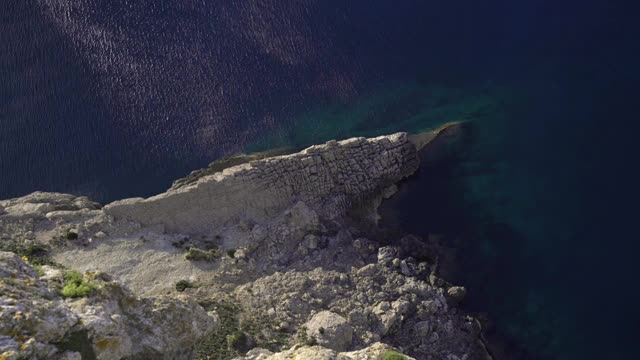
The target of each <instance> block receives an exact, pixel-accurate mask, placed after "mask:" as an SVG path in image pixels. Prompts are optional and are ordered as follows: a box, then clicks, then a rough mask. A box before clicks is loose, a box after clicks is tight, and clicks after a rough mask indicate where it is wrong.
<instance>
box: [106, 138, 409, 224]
mask: <svg viewBox="0 0 640 360" xmlns="http://www.w3.org/2000/svg"><path fill="white" fill-rule="evenodd" d="M418 164H419V160H418V156H417V151H416V148H415V145H414V144H412V143H411V142H409V140H408V137H407V134H406V133H398V134H394V135H388V136H380V137H376V138H371V139H364V138H354V139H348V140H343V141H338V142H335V143H331V144H325V145H319V146H312V147H310V148H308V149H306V150H303V151H301V152H299V153H296V154H291V155H284V156H277V157H272V158H267V159H261V160H256V161H252V162H250V163H246V164H241V165H237V166H233V167H230V168H226V169H224V170H222V171H221V172H217V173H215V174H212V175H208V176H204V177H201V178H199V179H198V180H197V181H195V182H193V183H191V184H189V185H186V186H182V187H179V188H174V189H173V190H169V191H168V192H166V193H163V194H160V195H157V196H154V197H151V198H149V199H139V198H136V199H126V200H121V201H117V202H114V203H111V204H109V205H107V206H105V211H106V213H107V214H109V215H112V216H115V217H116V218H120V219H122V218H126V219H130V220H133V221H136V222H139V223H142V224H144V225H152V224H157V223H162V224H164V225H166V227H167V230H168V231H174V232H183V233H202V232H206V231H210V230H211V229H213V228H217V227H220V226H221V225H223V224H225V223H227V222H229V221H232V220H234V219H235V220H236V221H238V220H240V218H244V219H245V220H251V221H255V222H260V221H261V220H262V221H263V220H264V219H267V218H270V217H272V216H273V215H274V214H278V213H279V212H281V211H283V210H284V209H286V208H288V207H290V206H291V205H292V204H294V203H295V202H297V201H303V202H304V203H306V204H307V205H309V207H311V208H313V209H315V210H316V211H318V215H320V216H321V217H326V218H340V217H342V216H343V215H344V214H345V213H346V212H347V211H348V210H349V209H350V208H351V207H353V206H355V205H356V204H357V203H358V202H359V201H360V200H361V199H362V197H363V196H373V195H374V194H378V195H380V196H382V194H383V193H384V189H387V188H388V187H389V186H390V185H392V184H394V183H395V182H397V181H399V180H401V179H402V178H404V177H406V176H408V175H410V174H412V173H413V172H414V171H415V170H416V169H417V167H418Z"/></svg>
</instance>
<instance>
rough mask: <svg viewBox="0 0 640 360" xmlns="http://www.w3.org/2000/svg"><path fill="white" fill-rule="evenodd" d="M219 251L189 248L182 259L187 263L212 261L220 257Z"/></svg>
mask: <svg viewBox="0 0 640 360" xmlns="http://www.w3.org/2000/svg"><path fill="white" fill-rule="evenodd" d="M220 255H221V254H220V250H219V249H211V250H202V249H198V248H197V247H195V246H194V247H190V248H189V250H187V252H186V253H185V254H184V258H185V259H186V260H189V261H213V260H215V259H217V258H219V257H220Z"/></svg>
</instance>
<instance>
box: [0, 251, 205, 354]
mask: <svg viewBox="0 0 640 360" xmlns="http://www.w3.org/2000/svg"><path fill="white" fill-rule="evenodd" d="M40 271H41V272H42V274H41V275H39V274H38V272H36V271H35V270H34V269H33V268H32V267H31V266H29V265H28V264H27V263H26V262H25V261H24V260H23V259H21V258H19V257H18V256H16V255H15V254H13V253H8V252H0V279H2V282H0V354H1V355H0V358H2V359H69V358H72V359H80V358H82V359H99V360H101V359H104V360H107V359H124V358H136V357H142V356H144V357H145V358H154V359H188V358H191V354H192V351H193V349H194V347H195V342H196V340H197V339H198V338H201V337H203V336H205V335H207V334H208V333H210V332H212V331H213V330H214V329H215V326H216V322H215V319H214V318H212V317H210V316H209V315H207V313H206V312H205V311H204V310H203V309H202V307H200V306H199V305H198V304H196V303H194V302H193V301H191V300H188V299H186V298H183V299H176V298H166V297H165V298H145V299H141V298H138V297H136V296H134V295H133V294H131V293H130V292H129V291H128V290H127V289H126V288H124V287H122V286H120V285H119V284H117V283H116V282H113V281H110V279H109V278H108V276H106V275H105V274H99V273H89V274H85V278H87V279H88V280H87V281H90V283H91V284H92V286H95V288H96V289H95V291H94V293H93V294H91V295H89V296H87V297H82V298H79V299H64V298H63V297H62V296H61V295H60V288H61V287H62V283H63V279H62V274H63V271H62V270H59V269H55V268H50V267H43V268H42V269H41V270H40Z"/></svg>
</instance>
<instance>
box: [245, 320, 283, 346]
mask: <svg viewBox="0 0 640 360" xmlns="http://www.w3.org/2000/svg"><path fill="white" fill-rule="evenodd" d="M240 328H241V329H242V331H244V332H246V333H247V334H249V335H251V337H252V338H253V340H255V342H256V346H257V347H259V348H263V349H267V350H269V351H271V352H278V351H281V350H282V349H283V348H285V347H288V346H287V345H289V338H290V334H288V333H286V331H284V330H282V329H274V325H273V322H272V321H271V320H270V319H268V318H264V317H258V318H250V319H249V318H244V319H242V321H241V322H240ZM265 334H268V336H266V335H265Z"/></svg>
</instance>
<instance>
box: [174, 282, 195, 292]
mask: <svg viewBox="0 0 640 360" xmlns="http://www.w3.org/2000/svg"><path fill="white" fill-rule="evenodd" d="M193 287H195V286H193V284H192V283H190V282H189V281H187V280H180V281H178V282H177V283H176V290H178V291H180V292H183V291H185V290H186V289H188V288H193Z"/></svg>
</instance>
